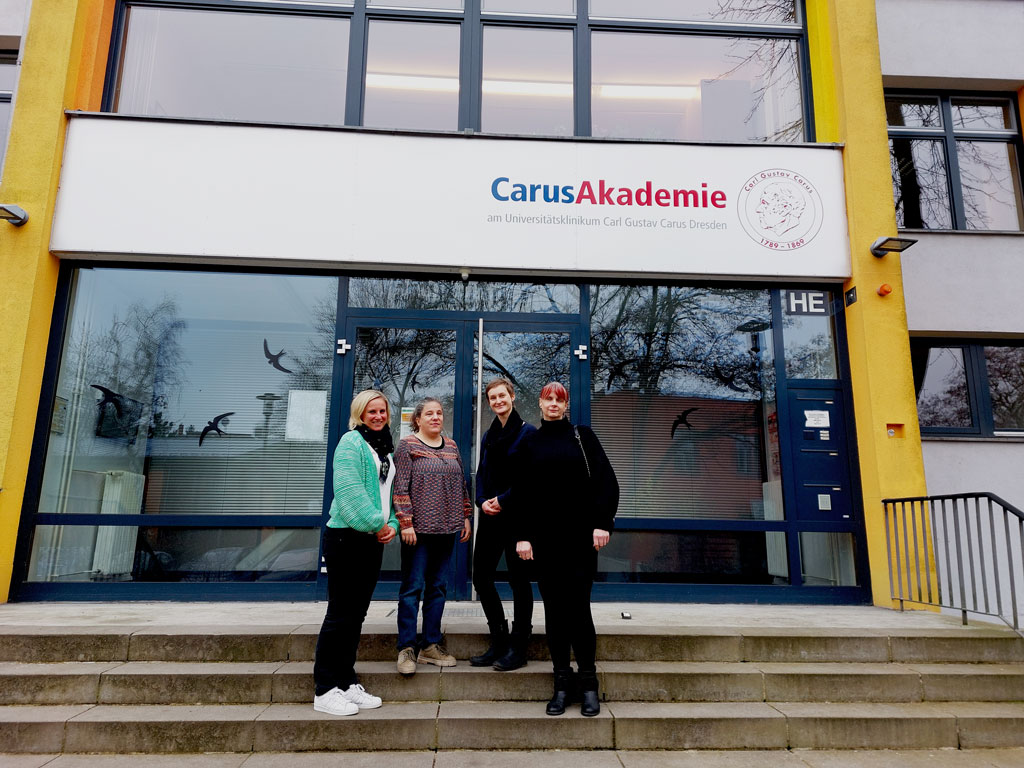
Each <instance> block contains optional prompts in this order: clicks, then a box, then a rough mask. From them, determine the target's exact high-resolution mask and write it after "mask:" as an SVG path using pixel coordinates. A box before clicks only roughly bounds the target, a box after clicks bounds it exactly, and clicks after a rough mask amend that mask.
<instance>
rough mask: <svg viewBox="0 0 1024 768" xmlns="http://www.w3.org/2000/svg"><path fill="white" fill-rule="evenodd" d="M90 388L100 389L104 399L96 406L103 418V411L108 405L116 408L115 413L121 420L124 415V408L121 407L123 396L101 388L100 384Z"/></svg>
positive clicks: (91, 385) (92, 385)
mask: <svg viewBox="0 0 1024 768" xmlns="http://www.w3.org/2000/svg"><path fill="white" fill-rule="evenodd" d="M89 386H90V387H92V388H93V389H98V390H99V391H100V392H101V393H102V394H103V399H102V400H100V401H99V403H97V404H96V407H97V409H98V410H99V412H100V415H101V416H102V415H103V409H104V408H105V407H106V405H107V403H110V405H112V406H114V412H115V413H116V414H117V417H118V418H121V417H122V416H123V415H124V408H122V407H121V399H122V396H121V395H119V394H117V392H114V391H113V390H110V389H107V388H106V387H101V386H100V385H99V384H90V385H89Z"/></svg>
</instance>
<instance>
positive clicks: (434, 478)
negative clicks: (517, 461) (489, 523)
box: [394, 398, 473, 675]
mask: <svg viewBox="0 0 1024 768" xmlns="http://www.w3.org/2000/svg"><path fill="white" fill-rule="evenodd" d="M412 428H413V434H411V435H409V436H408V437H405V438H403V439H402V441H401V442H400V443H399V444H398V448H397V449H396V450H395V467H396V469H397V472H398V473H397V475H396V476H395V486H394V504H395V513H396V514H397V516H398V524H399V531H400V534H401V537H402V586H401V588H400V589H399V593H398V671H399V672H400V673H401V674H403V675H412V674H414V673H415V672H416V664H417V662H418V663H420V664H436V665H437V666H439V667H454V666H455V657H454V656H452V655H450V654H449V653H448V652H447V651H446V650H445V648H444V646H443V645H441V640H442V637H441V616H442V614H444V602H445V596H446V595H447V593H448V578H449V574H450V571H451V565H452V554H453V553H454V551H455V539H456V537H458V539H459V541H461V542H466V541H469V534H470V518H471V517H472V514H473V504H472V502H471V501H470V499H469V490H468V489H467V488H466V477H465V472H464V471H463V469H462V457H461V456H460V455H459V448H458V446H457V445H456V444H455V441H454V440H451V439H449V438H447V437H445V436H444V435H442V434H441V430H442V429H443V428H444V409H443V408H442V407H441V403H440V402H439V401H438V400H436V399H434V398H427V399H425V400H422V401H421V402H420V403H419V404H418V405H417V406H416V409H415V410H414V411H413V414H412ZM421 599H422V601H423V638H422V643H417V637H416V615H417V614H418V613H419V608H420V600H421ZM417 648H419V654H418V655H417V653H416V650H417Z"/></svg>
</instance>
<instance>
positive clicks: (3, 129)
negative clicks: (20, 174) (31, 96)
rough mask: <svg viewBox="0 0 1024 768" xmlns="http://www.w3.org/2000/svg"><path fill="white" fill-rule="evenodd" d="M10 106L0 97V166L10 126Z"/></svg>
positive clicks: (8, 102)
mask: <svg viewBox="0 0 1024 768" xmlns="http://www.w3.org/2000/svg"><path fill="white" fill-rule="evenodd" d="M11 110H12V104H11V102H10V101H7V100H6V98H4V97H3V96H0V165H2V164H3V157H4V151H5V150H6V149H7V133H8V130H9V126H10V124H11Z"/></svg>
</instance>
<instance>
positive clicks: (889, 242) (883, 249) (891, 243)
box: [870, 237, 917, 259]
mask: <svg viewBox="0 0 1024 768" xmlns="http://www.w3.org/2000/svg"><path fill="white" fill-rule="evenodd" d="M916 242H917V240H915V239H914V238H912V237H880V238H878V239H877V240H875V242H873V243H872V244H871V249H870V250H871V255H872V256H875V257H877V258H879V259H880V258H882V257H883V256H885V254H887V253H903V252H904V251H905V250H907V248H909V247H910V246H912V245H913V244H914V243H916Z"/></svg>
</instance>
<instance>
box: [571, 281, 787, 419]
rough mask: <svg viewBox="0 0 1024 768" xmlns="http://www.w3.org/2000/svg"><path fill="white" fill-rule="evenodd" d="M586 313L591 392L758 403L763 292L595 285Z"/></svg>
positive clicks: (765, 308)
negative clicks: (702, 396)
mask: <svg viewBox="0 0 1024 768" xmlns="http://www.w3.org/2000/svg"><path fill="white" fill-rule="evenodd" d="M591 307H592V309H591V312H592V318H591V342H592V355H591V360H592V362H591V369H592V371H593V374H592V377H593V382H594V383H593V387H594V390H595V392H597V391H602V392H613V391H616V390H635V391H638V392H641V393H644V394H652V395H653V394H659V393H671V394H682V393H686V394H698V393H700V394H718V395H724V396H726V397H727V398H729V399H760V397H761V393H762V387H763V386H764V384H765V379H764V374H765V372H766V371H763V370H762V362H761V352H762V350H761V349H760V348H759V344H758V335H757V334H758V333H759V332H760V331H763V330H765V329H767V328H768V327H769V326H770V310H769V304H768V292H767V291H747V290H737V289H728V288H707V287H664V286H595V287H593V288H592V289H591ZM768 368H770V366H768Z"/></svg>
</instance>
